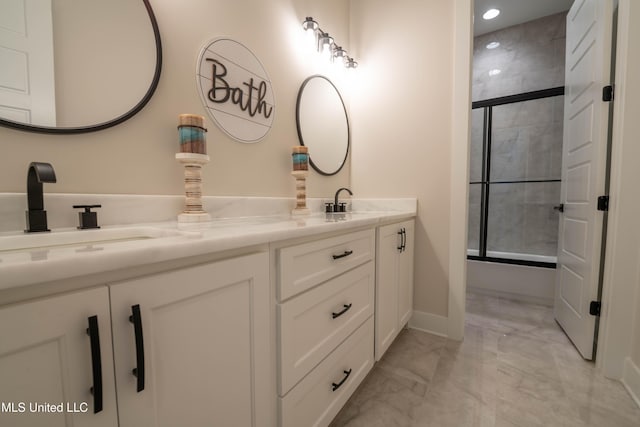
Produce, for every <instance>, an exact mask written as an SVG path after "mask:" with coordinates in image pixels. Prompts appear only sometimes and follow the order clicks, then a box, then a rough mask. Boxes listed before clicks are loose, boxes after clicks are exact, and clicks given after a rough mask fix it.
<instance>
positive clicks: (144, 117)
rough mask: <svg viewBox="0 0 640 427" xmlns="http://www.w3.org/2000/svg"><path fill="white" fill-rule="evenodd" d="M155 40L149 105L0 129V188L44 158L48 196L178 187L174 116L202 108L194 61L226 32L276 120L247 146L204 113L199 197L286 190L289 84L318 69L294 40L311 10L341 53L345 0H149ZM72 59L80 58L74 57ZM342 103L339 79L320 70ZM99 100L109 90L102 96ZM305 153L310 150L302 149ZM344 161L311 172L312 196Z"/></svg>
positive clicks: (10, 188)
mask: <svg viewBox="0 0 640 427" xmlns="http://www.w3.org/2000/svg"><path fill="white" fill-rule="evenodd" d="M151 4H152V6H153V8H154V11H155V13H156V17H157V19H158V23H159V26H160V31H161V35H162V42H163V52H164V68H163V71H162V78H161V80H160V85H159V87H158V90H157V92H156V94H155V95H154V97H153V98H152V100H151V102H150V103H149V104H148V105H147V106H146V107H145V108H144V109H143V110H142V111H141V112H140V113H139V114H138V115H136V116H135V117H134V118H132V119H131V120H129V121H127V122H125V123H123V124H121V125H119V126H117V127H115V128H112V129H108V130H104V131H101V132H97V133H91V134H83V135H63V136H58V135H56V136H51V135H41V134H34V133H25V132H20V131H16V130H12V129H7V128H0V150H2V152H3V155H2V156H1V158H0V159H1V160H0V192H25V181H26V172H27V165H28V164H29V162H31V161H42V162H51V163H52V164H53V166H54V168H55V170H56V174H57V177H58V182H57V183H56V184H47V185H46V187H45V191H46V192H55V193H116V194H117V193H128V194H181V193H182V191H183V188H182V171H181V169H180V167H179V166H178V164H177V163H176V161H175V159H174V153H175V152H176V151H177V148H178V138H177V131H176V125H177V116H178V114H180V113H196V114H205V111H204V109H203V107H202V105H201V103H200V98H199V95H198V93H197V92H196V84H195V61H196V58H197V56H198V53H199V51H200V48H201V47H202V45H203V44H204V43H205V42H206V41H208V40H209V39H211V38H214V37H217V36H223V35H224V36H230V37H232V38H234V39H236V40H238V41H240V42H242V43H244V44H245V45H246V46H247V47H249V48H250V49H251V50H252V51H253V52H254V53H255V54H256V56H257V57H258V58H259V59H260V60H261V62H262V63H263V65H264V67H265V69H266V70H267V72H268V73H269V75H270V77H271V80H272V83H273V87H274V90H275V98H276V103H277V106H276V117H275V120H274V124H273V128H272V130H271V132H270V133H269V134H268V135H267V137H266V138H265V139H264V140H262V141H261V142H259V143H257V144H241V143H238V142H234V141H232V140H231V139H230V138H229V137H227V136H226V135H225V134H224V133H222V132H221V131H220V130H219V129H218V128H217V127H216V125H215V124H214V123H213V122H212V121H211V120H208V122H207V126H208V128H209V133H208V135H207V141H208V148H209V154H210V156H211V159H212V161H211V163H209V164H208V165H207V166H206V167H205V170H204V180H205V187H204V192H205V194H206V195H241V196H242V195H255V196H290V197H293V196H294V194H295V185H294V181H293V179H292V177H291V175H290V173H289V172H290V170H291V146H293V145H297V144H298V138H297V132H296V124H295V104H296V96H297V91H298V88H299V86H300V84H301V83H302V81H303V80H304V79H305V78H306V77H307V76H308V75H310V74H314V73H324V74H327V73H326V72H325V71H324V70H323V69H322V68H320V67H319V66H318V65H317V64H316V63H315V62H314V61H313V60H312V59H311V58H310V54H309V52H308V51H307V50H305V49H304V47H303V46H301V40H303V34H302V33H303V32H302V30H301V25H300V24H301V22H302V20H303V19H304V17H305V16H307V15H310V16H313V17H315V18H316V19H317V20H318V21H319V22H320V24H321V26H322V27H323V29H325V30H326V31H329V32H330V33H331V34H332V35H334V36H335V37H336V38H337V39H338V41H339V42H340V43H342V44H343V46H344V47H345V48H346V49H347V50H349V45H350V42H349V31H348V29H349V4H348V2H347V1H344V0H325V1H321V2H319V1H311V0H270V1H264V0H238V1H224V0H192V1H190V2H188V5H187V4H186V3H185V2H177V1H174V0H152V1H151ZM77 59H78V61H80V62H82V60H83V57H82V55H78V57H77ZM329 76H330V77H331V78H332V79H333V80H334V82H335V83H336V84H337V85H338V87H339V88H340V89H341V90H342V91H343V96H344V98H345V101H346V102H347V103H348V100H349V93H348V90H347V89H348V87H347V86H348V85H347V84H346V83H345V82H344V81H342V80H341V77H339V76H338V74H337V73H336V74H329ZM105 96H106V99H107V100H108V96H109V94H108V93H107V94H105ZM312 155H313V154H312ZM349 176H350V166H349V165H348V164H347V166H346V167H345V168H344V169H343V170H342V171H341V172H340V173H339V174H338V175H336V176H334V177H330V178H327V177H323V176H320V175H319V174H317V173H315V172H312V173H311V174H310V178H309V180H308V186H307V187H308V190H309V194H310V195H311V196H313V197H324V196H329V195H333V193H334V192H335V190H336V189H337V188H338V187H341V186H348V185H349V184H350V180H349Z"/></svg>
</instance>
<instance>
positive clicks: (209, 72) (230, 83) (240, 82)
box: [196, 38, 276, 143]
mask: <svg viewBox="0 0 640 427" xmlns="http://www.w3.org/2000/svg"><path fill="white" fill-rule="evenodd" d="M196 80H197V84H198V92H199V93H200V97H201V99H202V102H203V104H204V106H205V108H206V110H207V112H208V113H209V115H210V116H211V118H212V119H213V120H214V121H215V122H216V124H217V125H218V127H219V128H220V129H222V130H223V131H224V132H225V133H226V134H227V135H229V136H230V137H232V138H233V139H235V140H236V141H240V142H246V143H253V142H258V141H260V140H261V139H262V138H264V137H265V136H266V135H267V133H268V132H269V130H270V129H271V126H272V124H273V118H274V116H275V108H276V107H275V99H274V94H273V87H272V86H271V80H270V79H269V76H268V75H267V72H266V71H265V69H264V67H263V66H262V64H261V63H260V61H259V60H258V58H256V56H255V55H254V54H253V52H251V51H250V50H249V49H247V47H245V46H244V45H243V44H241V43H239V42H237V41H235V40H231V39H228V38H217V39H214V40H212V41H211V42H209V43H207V44H206V46H205V47H204V48H203V49H202V51H201V52H200V56H199V58H198V64H197V69H196Z"/></svg>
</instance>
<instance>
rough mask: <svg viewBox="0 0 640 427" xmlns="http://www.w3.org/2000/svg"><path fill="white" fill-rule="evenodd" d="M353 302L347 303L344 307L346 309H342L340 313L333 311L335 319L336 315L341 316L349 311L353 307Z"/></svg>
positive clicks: (332, 314) (332, 315)
mask: <svg viewBox="0 0 640 427" xmlns="http://www.w3.org/2000/svg"><path fill="white" fill-rule="evenodd" d="M352 305H353V304H345V305H344V306H343V307H344V309H343V310H342V311H340V312H339V313H331V317H332V318H333V319H335V318H336V317H340V316H342V315H343V314H345V313H346V312H347V311H349V309H350V308H351V306H352Z"/></svg>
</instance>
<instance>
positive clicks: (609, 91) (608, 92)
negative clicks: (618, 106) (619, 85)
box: [602, 85, 613, 102]
mask: <svg viewBox="0 0 640 427" xmlns="http://www.w3.org/2000/svg"><path fill="white" fill-rule="evenodd" d="M602 100H603V101H604V102H609V101H613V86H611V85H609V86H605V87H603V88H602Z"/></svg>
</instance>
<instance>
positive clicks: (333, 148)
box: [296, 75, 350, 175]
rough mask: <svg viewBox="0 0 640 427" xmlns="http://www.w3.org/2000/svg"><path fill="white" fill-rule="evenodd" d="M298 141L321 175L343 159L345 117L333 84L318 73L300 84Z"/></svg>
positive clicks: (347, 142)
mask: <svg viewBox="0 0 640 427" xmlns="http://www.w3.org/2000/svg"><path fill="white" fill-rule="evenodd" d="M296 126H297V128H298V139H299V140H300V144H301V145H304V146H306V147H308V148H309V161H310V163H311V166H312V167H313V168H314V169H315V170H316V171H317V172H318V173H320V174H322V175H335V174H337V173H338V172H340V170H341V169H342V168H343V166H344V164H345V162H346V161H347V156H348V154H349V145H350V132H349V118H348V117H347V109H346V108H345V105H344V101H343V100H342V96H340V92H339V91H338V89H337V88H336V86H335V85H334V84H333V83H332V82H331V80H329V79H328V78H326V77H324V76H321V75H313V76H311V77H308V78H307V79H306V80H305V81H304V82H303V83H302V85H301V86H300V90H299V91H298V101H297V104H296Z"/></svg>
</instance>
